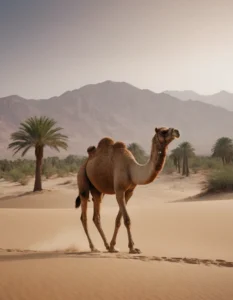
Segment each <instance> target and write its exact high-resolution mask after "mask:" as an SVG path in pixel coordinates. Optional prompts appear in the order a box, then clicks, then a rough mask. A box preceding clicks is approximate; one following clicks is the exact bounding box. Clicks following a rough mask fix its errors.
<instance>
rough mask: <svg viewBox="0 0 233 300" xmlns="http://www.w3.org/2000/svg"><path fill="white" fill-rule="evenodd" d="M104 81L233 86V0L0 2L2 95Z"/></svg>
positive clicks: (41, 94) (47, 92)
mask: <svg viewBox="0 0 233 300" xmlns="http://www.w3.org/2000/svg"><path fill="white" fill-rule="evenodd" d="M104 80H114V81H126V82H129V83H131V84H133V85H136V86H138V87H140V88H148V89H151V90H153V91H155V92H161V91H163V90H166V89H175V90H184V89H192V90H195V91H197V92H200V93H205V94H207V93H214V92H218V91H219V90H227V91H230V92H233V1H232V0H228V1H227V0H219V1H215V0H200V1H199V0H195V1H194V0H158V1H157V0H142V1H140V0H123V1H121V0H93V1H90V0H82V1H81V0H80V1H78V0H63V1H62V0H0V96H6V95H10V94H18V95H21V96H23V97H27V98H47V97H51V96H55V95H60V94H61V93H63V92H65V91H67V90H72V89H76V88H79V87H80V86H82V85H85V84H88V83H97V82H101V81H104Z"/></svg>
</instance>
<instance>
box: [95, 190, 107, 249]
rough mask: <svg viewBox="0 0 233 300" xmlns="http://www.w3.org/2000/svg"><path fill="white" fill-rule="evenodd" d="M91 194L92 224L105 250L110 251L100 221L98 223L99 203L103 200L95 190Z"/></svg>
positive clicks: (101, 195)
mask: <svg viewBox="0 0 233 300" xmlns="http://www.w3.org/2000/svg"><path fill="white" fill-rule="evenodd" d="M91 194H92V196H93V205H94V214H93V222H94V224H95V226H96V228H97V229H98V231H99V234H100V235H101V237H102V240H103V242H104V245H105V247H106V249H107V250H109V249H110V247H109V243H108V242H107V239H106V236H105V234H104V231H103V229H102V226H101V221H100V206H101V201H102V199H103V194H101V193H99V192H98V191H97V190H91Z"/></svg>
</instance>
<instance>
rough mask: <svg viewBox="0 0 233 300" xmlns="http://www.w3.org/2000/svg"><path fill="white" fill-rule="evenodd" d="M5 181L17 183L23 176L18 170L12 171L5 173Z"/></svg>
mask: <svg viewBox="0 0 233 300" xmlns="http://www.w3.org/2000/svg"><path fill="white" fill-rule="evenodd" d="M4 177H5V179H6V180H9V181H13V182H19V180H21V179H22V178H24V177H25V175H24V174H23V173H22V172H21V171H20V170H18V169H12V170H11V171H9V172H8V173H5V176H4Z"/></svg>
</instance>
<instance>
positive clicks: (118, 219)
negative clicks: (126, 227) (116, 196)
mask: <svg viewBox="0 0 233 300" xmlns="http://www.w3.org/2000/svg"><path fill="white" fill-rule="evenodd" d="M132 195H133V191H132V190H131V191H127V192H126V193H125V203H126V204H127V203H128V201H129V199H130V198H131V197H132ZM121 219H122V213H121V210H120V209H119V212H118V214H117V217H116V221H115V229H114V233H113V237H112V240H111V243H110V249H109V252H113V253H114V252H118V250H116V249H115V245H116V238H117V234H118V231H119V228H120V227H121Z"/></svg>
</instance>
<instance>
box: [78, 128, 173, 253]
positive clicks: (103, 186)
mask: <svg viewBox="0 0 233 300" xmlns="http://www.w3.org/2000/svg"><path fill="white" fill-rule="evenodd" d="M155 132H156V134H155V136H154V137H153V139H152V147H151V155H150V159H149V161H148V162H147V164H145V165H140V164H138V163H137V162H136V160H135V158H134V157H133V155H132V153H131V152H130V151H129V150H128V149H127V148H126V146H125V144H124V143H122V142H116V143H114V141H113V140H112V139H110V138H103V139H102V140H100V142H99V144H98V146H97V148H96V149H92V150H91V149H90V151H89V152H90V153H89V152H88V153H89V158H88V159H87V161H86V162H85V164H84V165H83V166H82V167H81V168H80V170H79V174H78V187H79V195H80V198H81V205H82V215H81V220H82V224H83V227H84V230H85V233H86V235H87V238H88V241H89V245H90V248H91V250H92V251H94V250H95V247H94V245H93V243H92V241H91V238H90V236H89V232H88V228H87V201H88V198H89V191H90V192H91V194H92V197H93V201H94V216H93V221H94V223H95V225H96V227H97V229H98V231H99V233H100V235H101V237H102V239H103V241H104V244H105V247H106V248H107V249H108V250H109V251H110V252H115V248H114V247H115V244H116V237H117V233H118V229H119V227H120V223H121V218H122V216H123V219H124V223H125V226H126V229H127V233H128V240H129V252H130V253H139V252H140V250H138V249H136V248H134V243H133V239H132V235H131V230H130V224H131V221H130V217H129V215H128V212H127V209H126V203H127V202H128V201H129V199H130V197H131V196H132V194H133V191H134V189H135V187H136V186H137V185H138V184H148V183H150V182H152V181H153V180H154V179H155V178H156V176H157V175H158V173H159V172H160V171H161V170H162V168H163V165H164V162H165V158H166V151H167V147H168V145H169V144H170V143H171V142H172V141H173V140H174V139H175V138H176V137H179V132H178V130H176V129H173V128H166V127H161V128H156V129H155ZM89 148H90V147H89ZM89 148H88V149H89ZM104 194H116V199H117V202H118V205H119V212H118V215H117V218H116V223H115V230H114V234H113V237H112V240H111V243H110V245H109V244H108V242H107V240H106V237H105V235H104V232H103V230H102V227H101V223H100V204H101V200H102V198H103V196H104Z"/></svg>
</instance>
